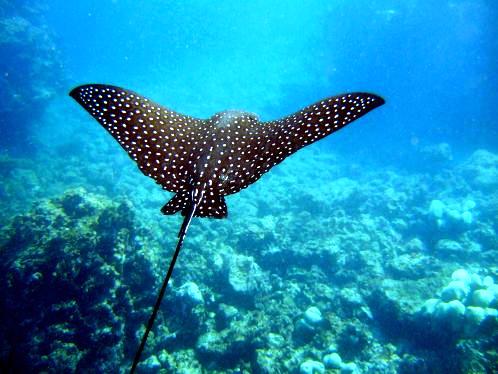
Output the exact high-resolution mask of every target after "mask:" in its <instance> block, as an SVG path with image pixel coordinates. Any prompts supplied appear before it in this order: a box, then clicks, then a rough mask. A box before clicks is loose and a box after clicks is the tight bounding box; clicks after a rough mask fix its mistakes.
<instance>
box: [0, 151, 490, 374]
mask: <svg viewBox="0 0 498 374" xmlns="http://www.w3.org/2000/svg"><path fill="white" fill-rule="evenodd" d="M439 148H440V149H441V152H443V151H444V152H443V153H444V154H443V156H444V157H443V156H441V158H442V159H444V160H445V161H444V162H446V164H445V166H444V167H441V168H439V169H438V170H430V171H428V170H426V169H422V170H419V171H415V170H414V171H411V172H410V174H407V173H403V172H401V171H399V170H396V169H395V168H392V169H385V168H384V169H372V170H369V171H367V170H365V171H364V172H361V173H360V172H358V170H356V169H354V170H353V169H352V168H351V166H350V165H348V164H346V163H341V162H340V160H338V159H337V158H336V157H332V156H325V155H323V154H320V155H319V157H315V160H316V163H317V167H316V168H313V169H310V168H309V167H308V165H307V163H306V160H307V159H309V157H310V153H312V155H311V156H317V155H316V154H313V152H316V151H315V150H313V149H311V150H304V151H303V153H304V154H303V155H296V156H294V157H293V159H292V161H289V162H292V163H294V168H293V170H292V171H290V170H288V168H286V167H285V163H284V166H283V167H281V168H278V169H277V170H275V172H274V173H271V174H270V175H268V176H265V177H264V178H263V179H264V182H262V183H259V184H256V185H254V186H252V187H251V188H250V189H248V190H247V191H243V192H242V193H241V194H239V195H236V196H229V197H228V199H227V200H228V205H229V206H230V208H231V215H230V217H229V219H228V220H222V221H218V220H201V219H197V220H195V221H194V222H193V224H192V227H191V232H189V235H188V237H187V241H186V245H185V248H184V249H183V251H182V253H181V254H180V259H179V262H178V265H177V268H176V269H175V272H174V275H173V283H172V287H170V288H169V289H168V291H167V293H166V297H165V300H164V302H163V305H162V308H161V311H160V313H159V320H158V323H157V324H156V327H155V328H154V329H153V331H152V333H151V337H150V339H149V342H148V344H147V347H146V349H145V352H144V355H143V361H142V362H141V363H140V365H139V371H140V372H142V373H287V372H288V373H303V374H308V373H309V374H314V373H315V374H316V373H366V372H368V373H403V374H409V373H420V372H454V373H459V372H460V373H486V372H493V371H496V370H498V366H497V365H498V364H497V363H498V353H497V347H498V311H497V309H498V288H497V284H498V264H497V262H496V259H497V258H498V239H497V237H498V236H497V230H498V220H497V218H498V189H497V188H496V187H497V184H496V183H498V182H497V181H498V156H497V155H495V154H493V153H491V152H489V151H485V150H477V151H475V152H474V153H473V154H471V155H470V156H469V157H467V158H466V159H464V160H455V159H454V158H453V157H449V156H448V154H451V150H449V149H448V147H447V146H442V147H439ZM439 148H438V147H436V146H434V147H433V148H430V149H426V150H424V152H425V153H424V154H425V155H426V157H436V156H434V152H435V150H437V149H439ZM306 152H308V154H305V153H306ZM94 167H95V170H99V167H100V166H99V165H98V164H94ZM317 170H320V172H319V173H320V180H321V183H319V184H311V185H308V184H304V182H303V181H305V180H313V179H316V178H317V176H316V175H315V174H316V173H318V171H317ZM85 172H86V173H89V172H90V173H91V170H90V171H88V170H86V171H85ZM296 175H300V176H301V177H300V179H299V180H297V179H296ZM21 177H22V176H18V175H16V174H15V173H12V174H9V177H8V178H7V179H6V180H7V184H6V186H5V187H4V188H8V187H9V183H12V184H15V183H16V178H21ZM81 181H85V179H84V178H82V179H81ZM82 183H83V182H82ZM89 183H90V182H89ZM103 183H104V182H103ZM104 185H105V183H104ZM89 188H90V186H85V189H83V188H79V189H69V190H68V191H66V192H64V193H60V194H58V195H57V196H55V197H52V198H48V199H43V198H38V197H33V201H32V202H31V203H32V205H31V206H32V208H31V209H30V210H27V211H26V212H24V213H22V214H16V215H14V216H13V217H12V218H10V221H9V224H8V225H5V227H4V228H3V229H2V230H1V231H0V256H1V259H2V261H1V262H0V263H1V266H2V269H1V271H0V287H1V288H2V290H3V295H4V297H3V298H2V300H0V303H1V306H0V313H2V320H3V321H9V323H6V324H3V325H2V327H1V328H0V339H1V341H2V344H1V345H2V347H4V348H3V349H2V351H1V360H2V364H3V365H4V366H5V365H7V364H9V363H10V364H12V365H14V367H16V368H20V369H23V370H25V371H41V370H52V371H56V372H59V371H61V372H63V371H77V370H97V371H116V370H117V368H119V370H121V371H126V370H127V369H128V365H129V363H130V360H131V358H132V355H133V353H134V349H135V348H136V346H137V344H138V339H139V338H140V335H141V332H142V329H143V324H144V323H145V321H146V319H147V316H148V312H149V311H150V308H151V306H152V304H153V301H154V298H155V293H156V292H157V285H158V283H159V282H160V281H161V278H162V276H163V275H164V274H163V273H164V271H165V268H166V266H167V261H168V259H169V256H170V254H171V251H172V250H173V244H174V237H175V235H176V231H175V228H176V227H177V226H178V225H177V222H176V221H175V222H173V223H171V221H172V220H174V219H175V218H173V217H166V218H165V217H160V218H159V221H158V222H160V223H159V224H157V222H156V221H154V222H151V221H150V217H151V214H157V215H159V207H160V202H158V205H157V207H155V206H152V207H151V206H150V205H151V203H150V202H146V203H144V201H147V198H146V196H147V194H148V193H149V194H150V192H147V189H141V188H139V187H137V184H136V183H133V180H130V181H129V182H126V181H124V182H123V183H121V184H120V186H119V188H118V190H116V189H115V190H113V193H112V194H111V193H106V192H105V191H103V192H102V193H95V192H89ZM115 188H117V187H115ZM137 189H138V190H137ZM137 191H138V192H137ZM111 195H118V196H127V198H126V199H124V198H122V197H119V198H114V197H113V198H112V199H111V198H110V197H109V196H111ZM151 199H154V202H156V201H155V200H156V199H157V197H156V195H155V194H154V196H153V197H151ZM164 200H166V198H165V199H164ZM143 204H147V207H146V208H141V207H142V205H143ZM152 205H154V204H152ZM151 212H153V213H151ZM168 220H170V221H168ZM161 223H162V226H161ZM160 237H168V238H171V241H169V239H168V240H163V241H160V240H159V239H158V238H160ZM26 358H28V359H26Z"/></svg>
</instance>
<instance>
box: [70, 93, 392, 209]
mask: <svg viewBox="0 0 498 374" xmlns="http://www.w3.org/2000/svg"><path fill="white" fill-rule="evenodd" d="M70 95H71V96H72V97H73V98H74V99H75V100H76V101H77V102H78V103H80V104H81V105H82V106H83V107H84V108H85V109H86V110H87V111H88V112H89V113H90V114H91V115H92V116H93V117H94V118H95V119H96V120H97V121H99V122H100V123H101V124H102V126H103V127H104V128H106V130H107V131H109V132H110V133H111V135H112V136H113V137H114V138H115V139H116V140H117V141H118V142H119V144H120V145H121V146H122V147H123V148H124V149H125V150H126V151H127V152H128V154H129V155H130V157H131V158H132V159H134V160H135V161H136V162H137V163H138V166H139V168H140V170H141V171H142V172H143V173H144V174H146V175H148V176H150V177H152V178H153V179H154V180H155V181H156V182H157V183H159V184H160V185H161V186H162V187H163V188H164V189H166V190H168V191H172V192H176V193H177V194H176V195H175V196H174V197H173V198H172V199H171V200H170V201H169V202H168V204H166V205H165V206H164V207H163V209H162V212H163V213H165V214H173V213H175V212H177V211H180V210H181V211H182V213H183V214H185V213H186V208H187V206H188V205H189V202H190V200H189V199H190V195H189V192H190V191H193V189H194V188H195V189H196V191H202V194H201V195H200V196H202V200H201V201H200V202H199V205H198V208H197V210H196V213H195V215H196V216H201V217H216V218H223V217H225V216H226V215H227V208H226V204H225V201H224V198H223V196H225V195H229V194H233V193H236V192H238V191H240V190H241V189H243V188H245V187H247V186H249V185H250V184H251V183H254V182H255V181H256V180H258V179H259V178H260V177H261V175H263V174H264V173H266V172H267V171H268V170H270V168H271V167H273V166H274V165H276V164H278V163H280V162H282V161H283V160H284V159H285V158H286V157H287V156H289V155H291V154H292V153H294V152H296V151H297V150H299V149H300V148H302V147H304V146H306V145H309V144H311V143H313V142H315V141H317V140H319V139H322V138H323V137H325V136H327V135H329V134H331V133H333V132H334V131H337V130H339V129H341V128H342V127H344V126H346V125H347V124H349V123H350V122H352V121H354V120H355V119H357V118H359V117H361V116H363V115H364V114H366V113H368V112H369V111H370V110H372V109H374V108H376V107H378V106H380V105H382V104H383V103H384V100H383V99H382V98H380V97H378V96H376V95H373V94H367V93H350V94H345V95H340V96H336V97H331V98H327V99H324V100H322V101H319V102H317V103H315V104H313V105H310V106H308V107H306V108H304V109H303V110H301V111H299V112H297V113H295V114H293V115H290V116H288V117H285V118H283V119H280V120H277V121H270V122H259V120H258V117H257V116H256V115H254V114H251V113H246V112H240V111H225V112H220V113H217V114H215V115H214V116H213V117H211V118H209V119H207V120H201V119H196V118H193V117H189V116H185V115H182V114H179V113H176V112H173V111H171V110H169V109H166V108H164V107H162V106H160V105H158V104H155V103H153V102H151V101H150V100H148V99H146V98H144V97H142V96H140V95H138V94H136V93H134V92H132V91H129V90H125V89H122V88H119V87H114V86H107V85H97V84H93V85H86V86H80V87H77V88H75V89H74V90H73V91H71V94H70Z"/></svg>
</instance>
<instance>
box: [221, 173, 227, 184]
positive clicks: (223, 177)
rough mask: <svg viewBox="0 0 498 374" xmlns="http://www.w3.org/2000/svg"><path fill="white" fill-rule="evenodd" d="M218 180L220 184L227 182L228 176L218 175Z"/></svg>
mask: <svg viewBox="0 0 498 374" xmlns="http://www.w3.org/2000/svg"><path fill="white" fill-rule="evenodd" d="M220 180H221V181H222V182H225V181H227V180H228V175H227V174H225V173H222V174H220Z"/></svg>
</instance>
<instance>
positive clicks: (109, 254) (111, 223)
mask: <svg viewBox="0 0 498 374" xmlns="http://www.w3.org/2000/svg"><path fill="white" fill-rule="evenodd" d="M137 234H138V232H137V230H136V227H135V224H134V215H133V212H132V211H131V210H130V207H129V205H128V204H127V203H126V202H121V203H113V202H111V201H109V200H108V199H106V198H104V197H102V196H97V195H93V194H89V193H87V192H86V191H85V190H83V189H79V190H72V191H68V192H67V193H65V194H64V195H62V196H61V197H60V198H56V199H52V200H46V201H40V202H39V203H38V204H37V205H36V206H35V207H34V208H33V210H32V211H30V212H28V213H27V214H24V215H20V216H17V217H15V218H14V219H13V220H12V223H11V225H10V227H8V228H7V229H4V231H3V232H2V245H1V248H0V257H1V261H0V263H1V265H0V266H1V270H0V287H1V289H2V298H1V300H0V318H1V320H2V321H9V323H3V324H2V326H1V328H0V341H2V347H3V349H2V352H1V354H2V361H3V362H7V363H8V364H9V365H10V366H11V369H12V370H14V371H16V372H33V371H47V370H49V371H55V372H63V371H81V370H97V371H100V372H109V371H114V370H115V368H116V367H119V366H120V365H121V364H122V362H123V361H124V358H125V357H127V356H128V355H129V354H128V351H129V350H130V349H134V344H135V342H136V339H135V333H136V331H137V330H138V328H139V326H140V323H141V322H142V320H141V318H145V317H144V316H142V314H141V313H137V312H135V304H139V305H140V304H142V303H150V301H151V294H150V293H149V292H147V291H146V290H149V289H150V286H151V285H154V283H155V277H154V276H153V274H152V273H151V270H150V269H151V265H150V263H149V260H148V259H147V258H146V256H145V253H144V249H143V248H141V247H140V246H139V245H138V244H137V241H136V235H137Z"/></svg>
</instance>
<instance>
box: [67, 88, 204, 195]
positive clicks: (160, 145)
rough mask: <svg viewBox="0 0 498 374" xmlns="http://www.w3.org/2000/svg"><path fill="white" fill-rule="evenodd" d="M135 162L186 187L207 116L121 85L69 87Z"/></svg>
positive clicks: (170, 186) (175, 186)
mask: <svg viewBox="0 0 498 374" xmlns="http://www.w3.org/2000/svg"><path fill="white" fill-rule="evenodd" d="M70 96H71V97H73V98H74V99H75V100H76V101H77V102H78V103H79V104H80V105H81V106H82V107H83V108H85V109H86V110H87V111H88V112H89V113H90V114H91V115H92V116H93V117H94V118H95V119H96V120H97V121H98V122H99V123H100V124H101V125H102V126H103V127H104V128H105V129H106V130H107V131H108V132H109V133H110V134H111V135H112V136H113V137H114V139H116V140H117V141H118V143H119V144H120V145H121V146H122V147H123V148H124V149H125V151H126V152H127V153H128V155H129V156H130V157H131V158H132V159H133V160H135V161H136V162H137V164H138V166H139V168H140V170H141V171H142V172H143V173H144V174H145V175H147V176H149V177H151V178H153V179H154V180H155V181H156V182H157V183H158V184H160V185H161V186H163V188H164V189H166V190H168V191H171V192H179V191H184V190H186V189H188V188H189V184H190V180H189V178H191V176H190V173H189V170H190V169H191V163H192V162H193V160H194V159H195V158H196V157H198V155H199V149H198V146H197V145H198V143H199V141H200V140H201V139H198V138H199V137H200V135H201V134H202V128H203V126H205V121H203V120H201V119H197V118H193V117H189V116H185V115H183V114H180V113H176V112H174V111H172V110H169V109H167V108H164V107H162V106H161V105H159V104H156V103H154V102H152V101H150V100H149V99H147V98H145V97H143V96H141V95H139V94H137V93H135V92H133V91H130V90H126V89H123V88H120V87H115V86H109V85H102V84H89V85H83V86H79V87H76V88H75V89H73V90H72V91H71V92H70Z"/></svg>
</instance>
